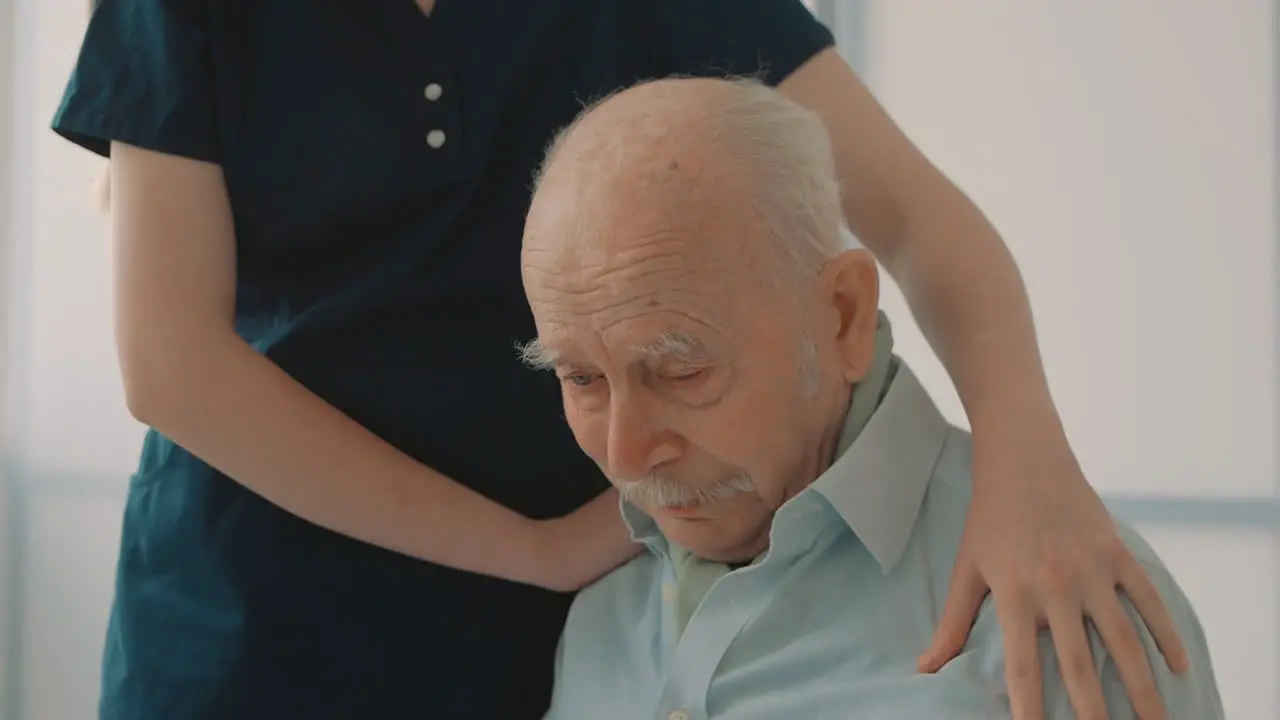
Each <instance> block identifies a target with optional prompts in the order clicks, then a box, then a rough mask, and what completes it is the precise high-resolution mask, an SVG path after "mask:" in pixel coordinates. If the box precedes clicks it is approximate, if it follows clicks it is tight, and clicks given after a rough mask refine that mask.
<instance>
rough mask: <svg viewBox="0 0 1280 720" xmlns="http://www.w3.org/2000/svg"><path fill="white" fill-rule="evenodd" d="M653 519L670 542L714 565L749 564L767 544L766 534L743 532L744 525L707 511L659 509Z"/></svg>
mask: <svg viewBox="0 0 1280 720" xmlns="http://www.w3.org/2000/svg"><path fill="white" fill-rule="evenodd" d="M654 519H655V520H656V521H657V523H658V527H660V528H662V534H663V535H665V536H666V537H667V539H668V540H670V541H671V542H673V543H675V544H677V545H679V546H680V547H682V548H684V549H685V550H688V551H689V552H691V553H693V554H694V555H697V556H698V557H700V558H703V559H704V560H711V561H713V562H746V561H750V560H752V559H754V558H755V556H756V555H759V554H760V553H762V552H764V549H765V547H764V546H765V545H767V543H768V533H767V532H766V533H759V532H746V533H744V532H743V528H742V526H741V524H739V523H735V522H729V521H726V520H724V519H721V518H717V517H715V515H714V514H712V513H708V512H703V513H698V512H696V511H694V510H691V509H686V510H682V511H680V512H678V513H675V512H671V511H669V510H660V511H658V512H657V513H656V514H655V516H654ZM757 545H760V547H756V546H757Z"/></svg>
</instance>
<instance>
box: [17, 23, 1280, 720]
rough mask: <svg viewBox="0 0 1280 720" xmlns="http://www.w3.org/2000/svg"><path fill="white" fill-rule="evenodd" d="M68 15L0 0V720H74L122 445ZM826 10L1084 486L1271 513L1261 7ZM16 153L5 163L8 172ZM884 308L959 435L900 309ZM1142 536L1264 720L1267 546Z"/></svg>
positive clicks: (131, 449) (1270, 96) (105, 583)
mask: <svg viewBox="0 0 1280 720" xmlns="http://www.w3.org/2000/svg"><path fill="white" fill-rule="evenodd" d="M84 4H85V3H84V1H83V0H11V2H9V3H3V2H0V12H3V9H4V8H5V6H6V5H7V6H8V7H16V9H17V12H18V17H17V22H16V29H15V30H14V37H15V40H16V42H15V44H16V53H17V59H18V62H17V66H16V69H15V70H13V74H14V76H15V77H16V78H17V79H18V82H17V85H16V100H17V102H16V106H15V109H16V115H15V116H14V117H15V118H16V123H17V124H16V134H12V133H11V132H9V129H8V128H6V127H5V126H4V125H3V124H0V131H3V132H2V134H0V137H2V138H4V144H0V169H3V168H4V167H5V166H6V165H7V163H8V162H10V161H13V162H15V163H16V168H17V171H18V173H19V175H18V177H19V178H20V182H18V183H16V185H15V186H14V188H13V190H14V191H15V193H16V194H15V195H13V197H16V205H17V208H18V209H19V210H20V212H18V214H17V215H18V216H17V218H16V220H15V222H14V224H13V227H14V228H15V230H16V233H15V234H14V237H13V239H14V240H15V242H16V243H17V253H16V255H15V256H14V257H15V263H14V266H13V267H12V268H11V271H10V272H8V273H7V274H5V275H3V276H2V277H4V278H8V279H9V280H10V281H11V282H13V283H14V285H15V287H14V288H12V289H13V290H14V291H15V292H16V295H15V296H14V297H15V301H14V303H13V305H12V307H11V308H10V309H11V310H12V311H13V312H14V319H15V322H14V324H13V326H12V327H10V328H8V334H7V335H5V337H7V338H8V340H9V342H10V344H11V347H10V350H11V351H14V352H12V353H11V354H10V355H9V357H10V358H11V367H10V368H9V374H8V378H9V382H8V383H7V385H6V386H5V387H6V391H7V392H8V394H9V396H8V397H6V398H5V402H6V405H7V407H8V408H9V413H10V414H9V417H10V418H11V419H12V423H11V425H10V429H11V430H12V431H13V432H12V433H11V437H10V443H9V445H8V448H9V449H10V450H12V451H13V452H10V453H9V454H8V456H7V458H8V460H9V462H10V463H13V465H14V467H16V468H17V470H18V471H19V474H20V475H21V477H18V478H16V480H17V481H18V482H19V483H20V487H21V493H20V496H21V499H22V501H23V502H22V507H21V508H20V509H21V510H22V515H21V517H22V529H23V532H22V543H21V549H22V554H21V558H20V559H21V560H22V567H23V568H24V572H23V574H22V576H21V579H22V587H21V594H20V597H19V599H20V600H21V602H22V608H23V610H24V615H23V617H24V621H23V627H22V632H21V633H20V636H19V637H18V638H16V639H17V640H19V641H20V645H19V646H20V648H21V651H22V652H21V661H22V667H21V673H20V678H21V686H20V687H19V688H16V689H17V690H19V691H20V693H19V694H20V696H21V697H22V699H23V708H22V709H23V712H22V714H21V715H20V716H18V717H11V718H9V720H45V719H46V718H58V719H61V718H85V717H92V716H93V715H94V709H93V708H94V705H95V700H96V692H97V675H98V655H99V651H100V646H101V640H102V633H103V627H104V621H105V616H106V610H107V605H108V602H109V599H110V592H111V577H112V572H113V562H114V555H115V550H116V543H117V541H118V533H119V518H120V508H121V498H122V495H123V492H124V489H125V482H126V480H125V479H126V477H127V475H128V473H129V472H130V470H131V468H132V466H133V464H134V461H135V458H136V455H137V448H138V439H139V435H140V428H139V427H138V426H137V425H136V424H135V423H133V422H132V421H130V420H129V419H128V416H127V414H126V413H125V411H124V407H123V402H122V397H121V394H120V390H119V383H118V380H117V377H116V366H115V357H114V353H113V351H112V348H111V342H110V318H109V304H110V303H109V279H108V254H107V243H106V237H105V226H104V223H103V221H102V219H101V218H100V217H98V216H97V215H96V213H95V212H94V211H93V209H92V208H91V206H90V204H89V203H88V195H87V188H88V187H89V185H90V183H91V182H92V180H93V178H94V175H95V173H96V171H97V168H98V167H99V165H98V163H97V162H96V161H95V160H93V159H92V158H90V157H89V156H88V155H87V154H86V153H84V152H82V151H78V150H76V149H74V148H72V147H70V146H69V145H68V144H66V143H65V142H63V141H61V140H59V139H57V138H56V137H55V136H53V135H52V133H50V132H49V131H47V130H46V129H45V128H46V126H47V124H48V120H49V117H50V114H51V113H52V111H53V108H54V107H55V105H56V102H57V100H58V96H59V94H60V93H61V90H62V86H63V82H64V80H65V76H66V73H67V71H68V69H69V68H70V66H71V63H72V61H73V59H74V55H75V51H76V48H77V45H78V41H79V35H80V32H81V30H82V28H81V19H82V17H83V12H84ZM829 4H831V5H833V6H837V7H839V8H840V10H839V12H840V13H841V15H842V16H843V17H845V18H846V19H847V18H849V17H853V16H854V14H855V13H856V12H857V11H861V12H862V13H863V14H864V15H863V17H862V18H861V20H859V22H858V23H857V26H856V27H853V28H841V30H842V33H841V34H842V35H843V36H845V37H847V38H850V39H855V40H862V41H865V45H864V46H863V47H861V49H855V50H856V54H858V55H861V56H863V58H864V60H865V62H863V63H862V64H863V67H864V74H865V76H866V77H867V79H868V81H869V83H870V84H871V85H872V87H873V88H874V89H875V90H876V91H877V93H878V94H879V95H880V97H881V98H882V99H883V100H884V102H885V104H886V105H887V106H888V107H889V109H890V111H891V112H892V113H893V114H894V115H895V117H897V119H898V120H899V121H900V122H901V123H902V124H903V125H904V126H905V127H906V129H907V131H908V132H909V133H910V134H911V135H912V136H913V137H914V138H915V139H916V140H917V141H918V142H919V144H920V145H921V146H922V147H923V148H924V149H925V151H926V152H927V153H928V154H929V155H930V156H932V157H933V158H934V159H935V160H936V161H937V162H938V163H939V164H940V165H942V166H943V167H944V168H945V169H946V170H948V171H949V172H950V173H951V174H952V175H953V177H955V178H956V179H957V181H958V182H959V183H960V184H961V185H962V186H963V187H964V188H965V189H966V190H968V191H969V192H970V193H971V194H972V195H973V196H974V197H975V198H976V199H977V200H978V201H979V203H980V204H981V205H982V206H983V207H984V208H985V209H986V210H987V211H988V213H989V214H990V215H991V216H992V218H993V219H994V221H995V222H996V224H997V225H998V226H999V227H1000V228H1001V230H1002V231H1003V232H1004V234H1005V236H1006V237H1007V239H1008V240H1009V242H1010V244H1011V245H1012V246H1013V248H1014V251H1015V253H1016V254H1017V256H1018V258H1019V260H1020V262H1021V263H1022V266H1023V268H1024V270H1025V272H1026V275H1027V278H1028V284H1029V286H1030V288H1031V292H1032V295H1033V298H1034V301H1035V306H1036V310H1037V316H1038V319H1039V323H1040V327H1041V332H1042V337H1043V341H1044V346H1045V353H1046V357H1047V361H1048V364H1049V370H1050V374H1051V376H1052V381H1053V385H1054V389H1055V391H1056V393H1057V395H1058V398H1059V400H1060V402H1061V404H1062V407H1063V412H1064V414H1065V416H1066V420H1067V424H1068V426H1069V429H1070V432H1071V434H1072V437H1073V440H1074V441H1075V443H1076V445H1077V448H1078V450H1079V451H1080V453H1081V455H1082V457H1083V459H1084V462H1085V465H1086V468H1087V469H1088V471H1089V474H1090V477H1091V478H1092V479H1093V480H1094V481H1095V482H1096V483H1098V485H1099V486H1100V487H1101V488H1102V489H1104V490H1106V491H1112V492H1127V493H1131V494H1132V493H1157V494H1176V495H1180V496H1188V497H1191V496H1205V495H1216V494H1221V495H1226V496H1228V497H1229V498H1234V499H1236V500H1240V501H1241V502H1242V503H1243V504H1245V505H1249V504H1250V503H1252V504H1257V503H1262V502H1264V501H1265V502H1274V492H1275V489H1276V488H1275V476H1276V467H1275V461H1274V458H1273V455H1272V452H1273V450H1272V447H1273V445H1274V439H1275V431H1276V425H1275V417H1274V408H1275V403H1274V400H1275V393H1276V388H1275V373H1274V368H1275V361H1276V357H1275V356H1274V348H1275V342H1274V340H1275V327H1276V323H1275V320H1276V318H1275V316H1274V312H1273V310H1274V308H1275V307H1276V304H1275V302H1274V297H1273V296H1274V293H1275V285H1274V275H1273V273H1274V263H1275V258H1274V256H1273V253H1274V239H1275V231H1276V227H1275V220H1274V215H1273V212H1274V198H1275V195H1276V182H1275V177H1274V170H1273V165H1272V164H1271V162H1272V160H1271V159H1272V158H1273V157H1274V154H1275V150H1276V148H1275V137H1274V119H1275V118H1274V116H1273V115H1271V114H1270V113H1271V107H1272V104H1273V103H1274V101H1275V99H1276V95H1275V91H1274V77H1273V75H1272V73H1273V70H1272V68H1273V65H1272V57H1273V56H1272V54H1271V53H1272V52H1273V51H1274V48H1273V43H1274V39H1273V37H1272V35H1271V28H1272V27H1273V23H1274V16H1273V13H1274V10H1273V9H1272V7H1273V5H1272V4H1270V3H1265V2H1263V0H1212V2H1208V1H1206V0H1158V1H1157V0H1133V2H1128V3H1115V2H1112V1H1111V0H1073V1H1072V2H1070V3H1065V2H1063V3H1028V2H1026V1H1025V0H984V1H983V2H965V3H957V2H954V1H953V0H911V2H902V1H901V0H866V1H865V2H863V1H861V0H837V2H835V3H829ZM0 23H3V21H2V20H0ZM855 30H856V31H857V32H852V31H855ZM5 42H6V44H5V45H4V47H9V45H8V44H7V39H6V41H5ZM5 62H7V61H6V60H5V59H4V56H3V55H0V63H5ZM0 70H3V71H4V72H5V73H9V72H10V67H9V66H8V65H5V64H0ZM3 90H4V87H3V85H0V118H4V119H7V118H8V114H7V113H4V112H3V111H4V110H5V109H6V108H5V106H4V104H3V103H4V98H5V97H6V94H5V92H3ZM0 123H3V120H0ZM11 138H16V139H17V140H19V141H20V142H22V143H23V144H24V148H23V150H22V151H21V152H19V153H17V155H16V156H15V155H11V154H6V153H8V152H9V147H10V144H9V141H10V139H11ZM0 178H3V173H0ZM0 182H3V181H2V180H0ZM5 188H6V186H4V185H0V190H4V189H5ZM5 197H8V196H7V195H6V196H5ZM3 207H4V205H3V204H0V208H3ZM0 212H2V210H0ZM0 227H6V228H7V227H8V225H7V224H6V225H2V226H0ZM889 306H890V309H891V312H893V314H894V316H895V318H896V320H897V322H898V323H899V327H900V328H901V332H900V337H901V343H902V347H903V348H904V349H905V352H906V353H907V354H908V356H909V357H910V358H911V360H912V362H913V363H914V364H915V365H916V366H917V367H919V368H920V369H921V370H922V371H923V374H924V376H925V378H926V380H927V382H928V383H929V384H930V385H931V387H932V388H933V389H934V390H935V391H937V392H939V393H941V394H944V395H945V396H946V397H948V398H949V400H948V403H949V405H948V407H949V409H950V411H951V412H952V413H953V414H954V413H955V412H956V410H957V409H958V404H957V403H955V401H954V396H953V395H950V388H949V387H948V386H947V384H946V383H945V381H944V379H943V377H942V375H941V374H940V371H939V368H938V367H937V366H936V364H934V361H933V360H932V358H931V357H929V355H928V353H927V352H925V350H924V347H923V343H922V341H921V340H920V339H919V337H918V335H913V333H912V332H911V331H909V330H908V329H906V324H907V318H906V314H905V312H903V310H902V306H901V303H900V300H899V299H897V298H893V297H891V298H890V299H889ZM18 390H22V391H23V392H21V393H20V394H17V395H16V396H15V394H14V393H15V392H16V391H18ZM1231 507H1235V506H1231ZM3 517H4V516H3V515H2V514H0V518H3ZM1143 529H1144V530H1145V531H1146V532H1148V534H1149V536H1150V537H1151V539H1152V540H1153V543H1154V544H1155V545H1156V546H1157V547H1158V548H1159V549H1160V550H1161V551H1162V552H1163V553H1164V555H1165V557H1166V559H1167V560H1168V562H1169V564H1170V566H1171V567H1172V568H1173V569H1174V571H1175V572H1176V573H1177V574H1178V575H1179V577H1180V578H1181V579H1182V581H1183V583H1184V585H1185V586H1186V587H1187V590H1188V592H1189V594H1191V596H1192V599H1193V600H1194V601H1195V602H1196V604H1197V606H1198V607H1199V609H1200V612H1201V615H1202V617H1203V619H1204V621H1205V625H1206V627H1207V628H1208V631H1209V633H1210V636H1211V641H1212V643H1213V651H1214V654H1215V661H1216V664H1217V666H1218V669H1219V674H1220V677H1221V679H1222V685H1223V688H1224V692H1225V694H1226V696H1227V701H1228V705H1229V710H1230V714H1229V717H1232V718H1242V719H1246V720H1254V719H1255V718H1256V719H1258V720H1261V719H1262V718H1269V717H1277V716H1278V714H1280V713H1277V710H1278V708H1277V705H1276V704H1275V695H1274V693H1275V690H1274V687H1273V686H1274V685H1275V684H1276V683H1275V681H1274V679H1275V678H1276V677H1277V674H1278V671H1280V664H1278V661H1277V657H1276V647H1277V643H1276V641H1275V638H1277V637H1280V628H1277V627H1276V625H1277V618H1278V617H1280V610H1278V609H1277V602H1278V601H1277V597H1276V595H1277V588H1280V579H1278V578H1277V577H1276V575H1277V571H1278V569H1280V558H1277V550H1276V548H1277V546H1276V541H1275V537H1276V536H1275V533H1274V531H1273V530H1271V529H1268V528H1257V527H1255V528H1253V529H1241V528H1237V527H1232V526H1230V525H1223V526H1222V527H1184V526H1179V525H1176V524H1168V523H1165V524H1160V525H1151V526H1144V527H1143ZM7 539H8V535H7V534H6V532H5V529H4V528H0V543H2V542H5V541H6V540H7ZM7 549H9V548H6V547H5V546H3V545H0V561H3V560H4V559H6V558H7V557H8V556H10V555H11V553H10V552H6V550H7ZM3 577H4V575H3V574H2V573H0V578H3ZM8 597H10V596H8V595H6V594H4V592H3V588H0V598H8ZM3 616H4V615H3V613H0V618H2V617H3ZM10 639H11V640H12V639H14V638H10ZM5 657H6V655H5V653H3V652H0V662H3V661H4V659H5ZM10 669H12V668H10ZM0 671H3V667H0ZM0 674H2V672H0ZM0 692H2V691H0ZM6 695H8V696H9V697H14V695H13V694H12V693H6ZM0 697H4V695H0ZM3 707H4V703H3V702H0V709H2V708H3Z"/></svg>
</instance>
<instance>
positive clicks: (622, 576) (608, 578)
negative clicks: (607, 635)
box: [565, 551, 664, 637]
mask: <svg viewBox="0 0 1280 720" xmlns="http://www.w3.org/2000/svg"><path fill="white" fill-rule="evenodd" d="M663 567H664V566H663V562H662V560H661V559H660V558H659V557H657V556H656V555H654V554H653V553H652V552H649V551H645V552H642V553H640V555H638V556H637V557H635V558H633V559H632V560H631V561H630V562H628V563H626V564H625V565H622V566H620V567H618V568H617V569H615V570H613V571H612V572H610V573H609V574H607V575H605V576H604V577H602V578H600V579H599V580H597V581H595V582H594V583H592V584H590V585H588V586H587V587H585V588H583V589H582V590H581V591H579V592H578V595H577V597H575V598H574V600H573V605H572V606H571V607H570V609H569V619H568V621H567V622H566V623H565V635H566V637H571V636H572V634H573V633H574V632H575V631H576V630H577V629H579V628H581V629H583V630H584V631H586V632H588V633H589V634H591V635H595V636H598V635H599V634H600V633H601V631H602V630H605V629H607V628H613V627H615V626H618V628H619V629H621V628H622V626H630V627H632V628H634V625H635V618H636V617H638V616H640V615H643V614H644V612H645V610H646V609H647V607H648V606H649V605H650V603H651V602H652V601H653V600H654V599H656V597H659V596H658V595H657V594H658V593H660V592H661V589H662V587H663V572H664V570H663Z"/></svg>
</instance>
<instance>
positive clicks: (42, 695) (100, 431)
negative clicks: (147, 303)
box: [0, 0, 142, 720]
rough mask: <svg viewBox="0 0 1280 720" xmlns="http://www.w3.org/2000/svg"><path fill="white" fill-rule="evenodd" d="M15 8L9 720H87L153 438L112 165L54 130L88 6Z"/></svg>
mask: <svg viewBox="0 0 1280 720" xmlns="http://www.w3.org/2000/svg"><path fill="white" fill-rule="evenodd" d="M0 4H3V3H0ZM11 4H12V5H14V7H15V9H16V13H17V22H16V23H15V25H16V28H15V46H16V47H15V50H16V55H17V64H16V73H15V75H16V79H17V82H16V87H15V89H16V100H17V102H16V108H15V109H16V115H15V123H16V138H17V141H18V142H19V143H21V148H20V149H19V151H18V152H17V153H16V156H15V157H14V158H13V160H14V162H15V164H16V167H17V173H18V177H19V178H20V182H18V183H17V185H16V187H15V191H16V195H15V197H16V202H15V205H16V210H17V212H16V218H15V222H14V225H13V227H14V229H15V233H14V241H15V245H16V247H15V248H14V250H15V252H14V255H13V258H14V265H13V268H12V271H11V272H9V273H7V274H6V278H7V279H8V280H9V281H10V282H11V284H12V286H13V291H14V295H13V304H12V308H11V309H12V310H13V319H14V322H13V324H12V326H11V327H10V328H9V332H8V333H7V337H8V338H9V340H10V351H11V352H10V354H9V360H10V372H9V375H8V378H9V382H8V383H7V385H6V391H7V393H6V394H7V397H6V398H5V400H6V406H7V409H8V415H9V418H10V420H11V422H10V428H11V430H12V432H11V444H10V447H11V450H12V452H10V453H9V455H8V459H9V463H10V465H11V466H12V467H14V468H15V476H16V477H15V478H14V481H15V483H17V489H18V492H17V497H18V499H19V500H20V503H21V505H20V507H19V508H18V510H19V512H20V513H21V515H20V517H19V518H18V519H19V520H20V529H21V533H20V535H21V537H20V538H19V540H20V542H19V545H18V549H19V550H20V551H21V553H20V557H18V558H17V560H18V561H19V564H20V575H19V578H20V581H21V583H20V587H19V592H18V593H17V595H16V598H15V599H16V600H17V601H18V602H19V603H20V609H21V613H22V616H21V623H20V625H21V627H20V630H19V632H18V633H17V634H16V637H14V638H11V640H16V641H17V648H18V649H19V651H20V652H19V654H18V658H19V661H20V667H19V668H18V672H17V673H16V677H17V679H18V686H17V687H16V688H14V690H16V694H14V695H10V696H9V697H10V698H12V697H17V698H19V699H20V702H21V707H15V708H11V709H13V710H17V711H18V714H17V715H16V716H15V717H12V718H9V720H45V719H46V718H51V719H52V718H57V719H59V720H61V719H62V718H67V719H70V718H88V717H96V706H97V687H98V668H99V659H100V655H101V646H102V640H103V637H104V633H105V627H106V614H107V610H108V607H109V602H110V597H111V586H112V578H113V574H114V569H115V566H114V560H115V553H116V549H117V545H118V537H119V525H120V517H121V512H122V500H123V496H124V491H125V488H126V486H127V479H128V476H129V473H130V472H131V470H132V467H133V465H134V463H135V462H136V458H137V454H138V448H139V441H140V438H141V432H142V428H141V427H139V426H138V425H137V424H136V423H134V422H133V421H132V419H131V418H129V416H128V414H127V413H126V412H125V409H124V403H123V395H122V392H121V389H120V385H119V380H118V375H117V368H116V361H115V353H114V350H113V347H112V343H111V318H110V277H109V264H108V263H109V245H108V242H107V235H106V230H107V228H106V223H105V220H104V218H103V217H101V216H100V214H99V213H98V212H97V211H96V210H95V209H94V206H93V205H92V203H91V200H90V192H89V188H90V186H91V184H92V182H93V180H94V179H95V178H96V176H97V173H98V172H99V171H100V168H101V167H102V165H101V163H100V161H98V160H96V159H94V158H93V157H91V156H90V155H89V154H88V153H85V152H83V151H80V150H77V149H76V148H74V147H72V146H71V145H70V144H68V143H66V142H65V141H63V140H61V139H59V138H58V137H57V136H55V135H54V134H53V133H52V132H51V131H49V130H48V129H47V128H48V124H49V121H50V119H51V117H52V113H53V110H54V108H55V107H56V106H57V102H58V100H59V98H60V96H61V93H62V89H63V87H64V84H65V82H66V78H67V73H68V72H69V70H70V68H71V66H72V63H73V62H74V59H75V55H76V52H77V50H78V47H79V42H80V37H81V34H82V32H83V22H84V18H85V8H86V3H85V2H84V0H15V2H13V3H11ZM8 137H10V135H9V134H6V139H7V138H8ZM3 537H4V535H0V538H3ZM2 554H3V555H5V556H6V557H8V556H11V554H12V553H10V552H7V551H6V552H3V553H2ZM0 657H3V654H0ZM6 695H8V694H6ZM4 707H5V703H3V702H0V712H3V708H4Z"/></svg>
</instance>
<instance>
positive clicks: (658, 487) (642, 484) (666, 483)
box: [615, 473, 756, 508]
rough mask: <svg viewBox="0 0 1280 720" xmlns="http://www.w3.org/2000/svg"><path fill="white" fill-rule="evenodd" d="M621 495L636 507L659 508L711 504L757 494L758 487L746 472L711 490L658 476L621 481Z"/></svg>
mask: <svg viewBox="0 0 1280 720" xmlns="http://www.w3.org/2000/svg"><path fill="white" fill-rule="evenodd" d="M615 484H616V485H617V486H618V492H620V493H622V497H623V498H624V499H626V500H627V502H629V503H631V504H632V505H638V506H641V507H644V506H651V507H658V508H670V507H681V506H690V505H710V504H712V503H715V502H719V501H721V500H728V499H729V498H732V497H734V496H735V495H740V494H742V493H749V492H755V489H756V484H755V482H753V481H752V480H751V478H750V477H749V476H747V475H746V474H745V473H737V474H734V475H731V476H729V477H727V478H724V479H722V480H719V481H717V482H716V483H714V484H712V485H710V486H707V487H697V486H694V485H689V484H687V483H682V482H680V481H678V480H672V479H671V478H666V477H662V476H658V475H650V476H649V477H647V478H645V479H644V480H618V481H616V483H615Z"/></svg>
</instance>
